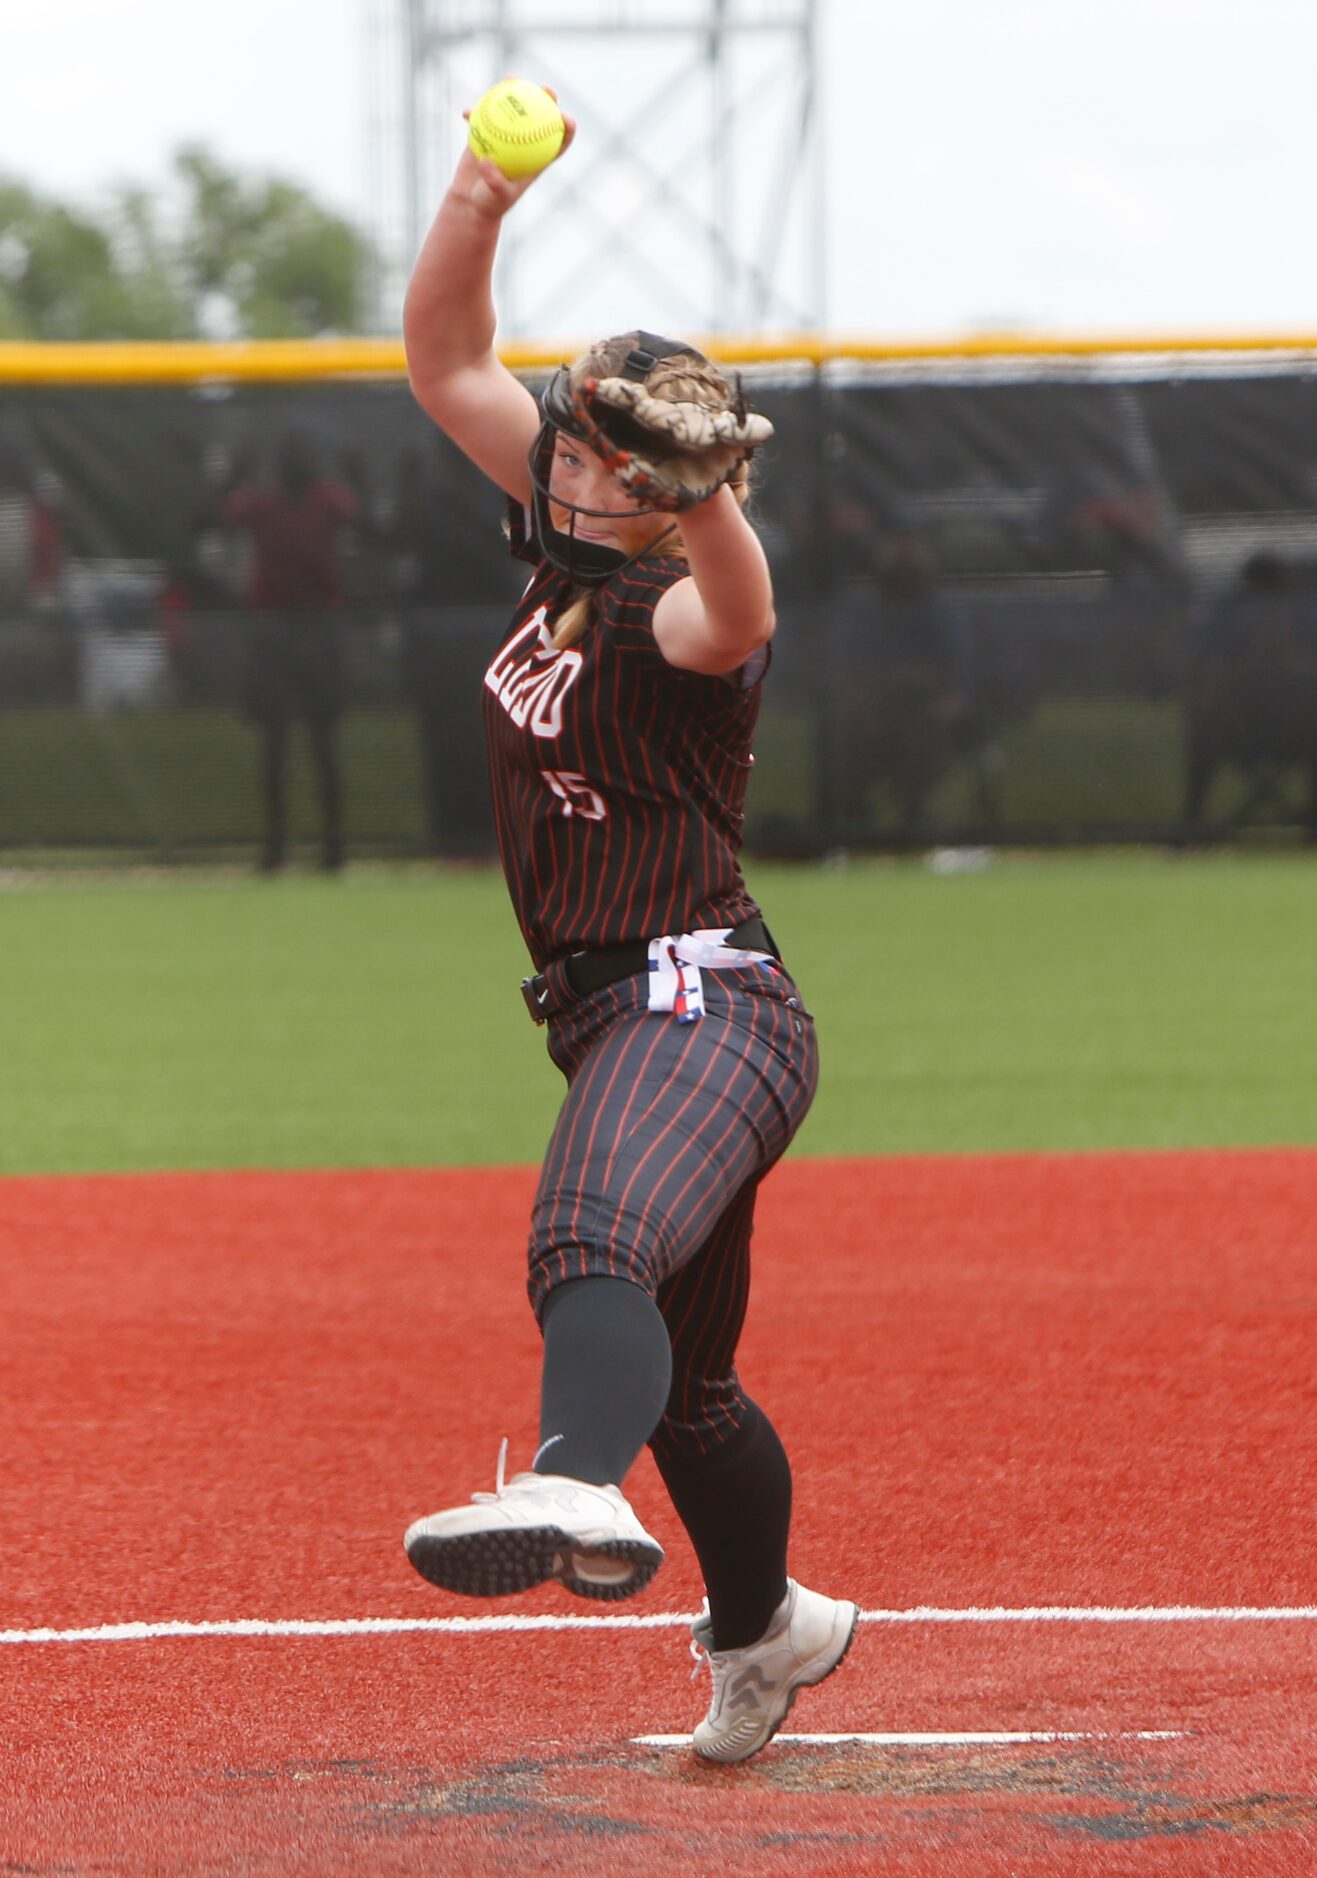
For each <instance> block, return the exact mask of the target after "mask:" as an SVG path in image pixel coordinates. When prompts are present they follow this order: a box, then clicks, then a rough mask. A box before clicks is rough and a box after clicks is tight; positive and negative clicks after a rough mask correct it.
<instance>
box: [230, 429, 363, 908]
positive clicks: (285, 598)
mask: <svg viewBox="0 0 1317 1878" xmlns="http://www.w3.org/2000/svg"><path fill="white" fill-rule="evenodd" d="M236 480H238V487H236V488H234V487H230V488H229V490H228V493H227V494H224V495H222V496H221V497H220V499H219V502H218V507H217V515H218V519H219V520H220V521H221V522H223V523H224V524H226V525H227V526H229V527H231V528H235V529H240V530H242V531H244V533H245V534H246V536H247V538H248V541H249V544H250V557H249V560H248V566H247V576H246V599H247V604H248V606H249V607H250V609H251V613H252V619H251V621H250V623H249V627H248V636H247V647H246V652H247V660H246V670H245V674H244V684H243V697H244V702H245V704H246V707H247V709H248V711H249V712H250V714H251V716H252V718H253V719H254V720H255V722H256V725H257V728H258V730H259V733H260V740H261V772H260V774H261V792H262V807H263V814H264V824H265V827H264V840H263V843H262V847H261V856H260V865H261V869H262V871H263V872H265V873H273V872H275V871H277V870H278V869H279V868H281V867H282V866H283V864H284V861H285V859H286V856H287V834H288V803H287V770H288V743H289V736H290V733H291V730H292V726H293V723H294V722H295V721H296V720H297V719H298V718H300V719H301V720H302V722H303V723H304V724H305V725H306V732H307V738H308V741H309V745H310V751H311V760H312V765H313V767H314V770H315V777H316V786H317V790H318V794H319V798H320V813H321V861H322V865H323V866H324V867H325V869H327V870H329V871H333V870H336V869H337V868H339V867H341V866H342V864H343V860H344V844H343V789H342V780H341V775H340V769H339V760H338V749H337V731H338V720H339V717H340V715H341V713H342V709H343V688H344V687H343V645H342V634H341V627H340V619H339V615H340V613H341V609H342V604H343V567H342V556H343V548H344V537H345V535H348V534H350V532H351V531H352V530H353V529H354V528H355V527H356V525H357V524H358V523H359V521H360V520H361V515H362V504H361V501H360V499H359V497H358V496H357V495H356V493H355V492H354V491H353V490H352V489H351V488H349V487H348V485H347V484H346V483H345V482H338V481H335V480H333V479H331V478H329V477H327V476H321V475H319V474H318V473H317V469H316V463H315V455H314V451H313V449H312V445H311V442H310V439H309V438H308V437H307V436H306V435H305V433H304V432H302V431H299V430H289V431H287V432H286V433H285V434H284V436H283V438H282V440H281V441H280V444H279V448H278V455H277V462H276V473H275V476H274V478H273V479H272V480H271V481H268V482H259V481H255V480H252V481H246V480H242V478H241V472H239V473H238V477H237V478H236Z"/></svg>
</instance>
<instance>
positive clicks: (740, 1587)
mask: <svg viewBox="0 0 1317 1878" xmlns="http://www.w3.org/2000/svg"><path fill="white" fill-rule="evenodd" d="M748 1407H749V1410H750V1413H749V1416H748V1418H747V1419H746V1420H745V1421H744V1422H743V1423H742V1426H741V1428H740V1429H739V1430H738V1431H737V1433H736V1435H734V1436H733V1438H732V1440H731V1441H729V1442H728V1443H726V1444H725V1445H724V1446H723V1447H722V1448H717V1449H714V1450H713V1451H712V1452H711V1453H709V1454H705V1455H697V1454H690V1453H684V1452H679V1451H677V1450H675V1449H674V1448H673V1447H672V1445H671V1444H670V1443H667V1442H664V1443H663V1444H661V1446H659V1447H656V1448H655V1451H654V1459H655V1460H656V1462H657V1463H658V1470H659V1473H660V1474H661V1475H662V1476H663V1484H664V1486H665V1487H666V1488H667V1490H668V1493H669V1496H670V1497H671V1500H672V1504H673V1506H674V1507H675V1509H676V1512H677V1517H678V1519H680V1521H681V1523H682V1525H683V1526H684V1527H685V1528H686V1531H687V1532H688V1533H689V1535H690V1542H691V1544H692V1546H694V1548H695V1556H696V1558H697V1559H698V1560H699V1561H700V1570H701V1571H702V1572H703V1574H704V1586H705V1590H706V1591H707V1593H708V1597H709V1616H710V1619H711V1620H712V1623H713V1642H714V1648H715V1649H716V1650H740V1649H743V1648H744V1647H745V1645H746V1644H747V1643H757V1642H758V1640H759V1638H760V1637H762V1636H763V1634H764V1632H765V1631H766V1630H767V1629H768V1625H769V1620H770V1619H771V1618H772V1615H773V1613H774V1611H775V1610H776V1609H777V1607H778V1605H779V1604H780V1603H781V1602H782V1600H783V1598H784V1597H785V1596H786V1591H787V1539H788V1536H789V1534H790V1531H791V1463H790V1462H789V1461H788V1459H787V1456H786V1450H785V1449H784V1448H783V1446H782V1443H781V1441H780V1440H779V1439H778V1434H777V1430H776V1429H775V1428H774V1426H773V1424H772V1422H770V1421H769V1419H768V1417H767V1415H765V1414H764V1412H763V1410H762V1409H761V1408H759V1406H758V1405H757V1404H756V1403H754V1402H750V1403H748Z"/></svg>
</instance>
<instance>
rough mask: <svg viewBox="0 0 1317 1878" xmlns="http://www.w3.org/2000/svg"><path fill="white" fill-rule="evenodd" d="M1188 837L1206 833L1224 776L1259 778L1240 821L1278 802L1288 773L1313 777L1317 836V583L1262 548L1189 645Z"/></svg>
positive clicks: (1308, 827) (1307, 814)
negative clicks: (1213, 796)
mask: <svg viewBox="0 0 1317 1878" xmlns="http://www.w3.org/2000/svg"><path fill="white" fill-rule="evenodd" d="M1186 705H1187V720H1188V721H1187V725H1186V730H1187V738H1186V767H1185V794H1184V809H1183V819H1182V826H1181V838H1182V839H1184V840H1194V839H1198V838H1201V837H1202V835H1203V834H1204V833H1205V824H1204V819H1203V817H1204V811H1205V809H1206V806H1207V799H1208V795H1209V792H1210V790H1211V788H1212V784H1213V782H1214V780H1215V778H1216V775H1217V772H1218V771H1219V770H1220V769H1221V768H1223V767H1224V766H1226V765H1228V764H1233V765H1235V766H1237V767H1239V768H1240V769H1242V770H1244V771H1245V773H1246V775H1247V777H1248V779H1249V783H1250V789H1249V793H1248V795H1247V796H1246V798H1245V801H1244V803H1243V805H1242V806H1241V807H1240V808H1239V809H1238V810H1237V811H1236V813H1235V815H1234V817H1233V826H1236V827H1237V826H1239V825H1241V824H1242V823H1244V822H1246V821H1249V820H1251V819H1254V818H1255V817H1256V816H1257V814H1258V811H1259V810H1260V809H1262V808H1263V807H1265V806H1266V805H1268V804H1269V803H1271V802H1273V801H1274V800H1275V799H1276V797H1277V795H1278V793H1279V787H1280V783H1281V780H1282V777H1283V774H1284V772H1285V771H1286V770H1289V769H1292V768H1294V767H1295V766H1296V765H1297V766H1300V767H1302V768H1303V769H1304V770H1305V771H1306V775H1307V799H1306V804H1305V808H1304V812H1303V823H1304V832H1305V834H1306V837H1307V839H1308V840H1309V841H1317V581H1315V580H1314V570H1313V569H1310V568H1309V569H1301V568H1298V567H1294V566H1291V565H1289V564H1287V563H1286V562H1285V561H1284V560H1282V559H1281V557H1280V556H1279V555H1277V554H1271V553H1261V554H1255V555H1254V556H1253V557H1252V559H1251V560H1249V561H1248V562H1246V563H1245V565H1244V568H1243V570H1242V572H1241V573H1240V575H1239V577H1238V580H1237V581H1236V582H1235V584H1234V586H1233V587H1231V588H1230V590H1229V591H1228V592H1227V593H1226V594H1225V595H1224V597H1223V598H1222V599H1221V600H1219V601H1218V602H1217V604H1216V605H1215V606H1214V607H1212V608H1211V609H1210V610H1209V611H1208V612H1207V613H1206V614H1205V615H1204V617H1203V619H1202V621H1201V623H1200V625H1199V627H1198V630H1197V632H1196V634H1195V635H1194V639H1193V642H1192V645H1191V648H1190V670H1189V679H1188V687H1187V693H1186Z"/></svg>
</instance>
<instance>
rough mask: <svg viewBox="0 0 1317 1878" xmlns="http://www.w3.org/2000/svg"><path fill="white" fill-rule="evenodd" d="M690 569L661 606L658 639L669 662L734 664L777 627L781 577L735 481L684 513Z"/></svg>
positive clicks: (727, 667) (728, 668)
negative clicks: (776, 585)
mask: <svg viewBox="0 0 1317 1878" xmlns="http://www.w3.org/2000/svg"><path fill="white" fill-rule="evenodd" d="M681 539H682V545H683V547H684V548H685V550H686V559H687V561H688V562H689V563H690V570H691V571H690V577H689V579H687V580H679V581H678V582H677V583H676V585H675V586H672V587H669V588H668V591H667V592H666V593H665V594H663V596H662V597H661V598H660V600H659V602H658V605H657V606H656V607H655V608H654V640H655V643H656V644H657V646H658V648H659V651H660V652H661V653H662V654H663V656H664V658H665V659H666V660H667V661H668V663H669V665H676V666H680V667H681V668H682V669H683V670H685V671H693V672H714V673H718V672H732V671H735V670H736V668H737V667H738V666H740V665H744V664H745V662H746V660H747V659H748V658H750V657H751V656H752V655H753V654H754V653H755V652H757V651H758V650H759V648H760V647H761V646H762V645H765V644H766V643H767V641H768V640H769V639H770V638H771V637H772V635H773V629H774V626H775V625H776V618H775V615H774V612H773V582H772V577H771V575H770V573H769V570H768V559H767V556H766V555H765V554H764V550H763V547H762V546H761V544H760V540H759V537H758V535H756V533H755V531H754V529H753V528H751V526H750V524H749V523H748V522H747V521H746V519H745V516H744V515H743V514H742V513H741V509H740V506H739V505H738V503H737V500H736V497H735V496H734V495H733V494H732V491H731V490H730V489H728V488H725V487H724V488H722V489H719V490H718V491H717V492H716V494H714V495H712V496H709V497H708V498H707V500H705V501H704V502H701V503H700V504H699V505H698V507H696V508H693V509H688V510H687V511H686V513H685V514H684V515H683V516H682V518H681Z"/></svg>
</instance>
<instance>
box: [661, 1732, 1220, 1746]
mask: <svg viewBox="0 0 1317 1878" xmlns="http://www.w3.org/2000/svg"><path fill="white" fill-rule="evenodd" d="M773 1738H774V1740H776V1741H794V1742H799V1743H803V1744H806V1745H809V1744H813V1745H823V1746H827V1747H840V1746H843V1745H845V1744H847V1743H850V1742H854V1743H856V1744H857V1745H858V1746H860V1747H866V1748H1003V1747H1006V1748H1009V1747H1015V1746H1017V1745H1019V1744H1022V1743H1026V1744H1027V1743H1029V1742H1035V1741H1183V1740H1184V1735H1183V1733H1182V1732H1181V1731H1180V1730H1179V1729H1176V1728H1139V1729H1135V1730H1128V1731H1125V1732H1122V1733H1120V1734H1110V1735H1109V1734H1072V1733H1070V1732H1069V1731H1067V1730H1062V1729H1047V1730H1040V1731H1038V1732H1037V1733H1031V1734H957V1735H951V1734H933V1735H862V1734H845V1735H775V1736H774V1737H773ZM690 1744H691V1738H690V1736H689V1735H688V1734H687V1735H632V1737H631V1745H632V1746H633V1747H637V1748H688V1747H689V1746H690Z"/></svg>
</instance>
